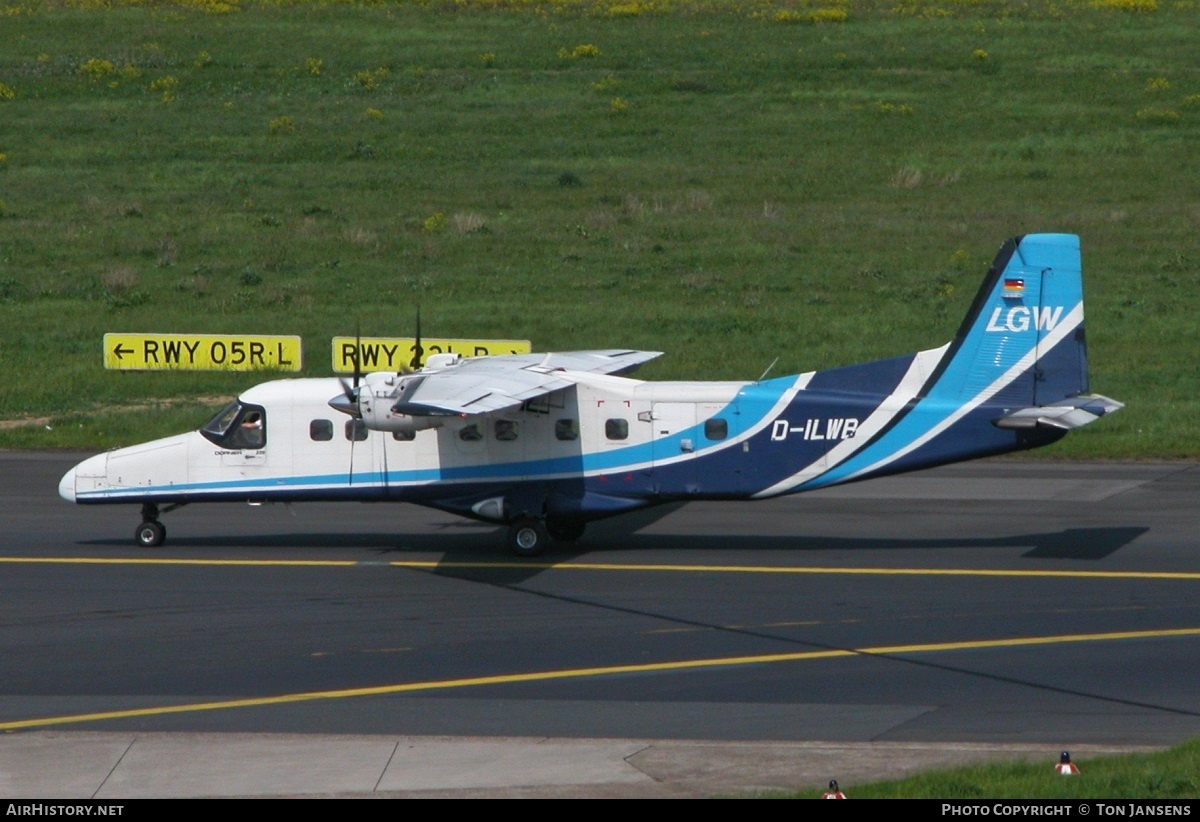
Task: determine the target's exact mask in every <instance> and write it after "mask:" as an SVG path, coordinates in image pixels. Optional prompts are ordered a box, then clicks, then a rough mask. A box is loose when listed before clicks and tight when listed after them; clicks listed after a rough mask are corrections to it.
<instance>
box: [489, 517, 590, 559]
mask: <svg viewBox="0 0 1200 822" xmlns="http://www.w3.org/2000/svg"><path fill="white" fill-rule="evenodd" d="M584 526H585V523H584V522H583V521H582V520H575V519H558V518H552V519H547V520H542V519H539V518H538V517H518V518H517V519H516V520H514V521H513V523H512V525H510V526H509V528H508V550H510V551H512V552H513V553H514V554H516V555H517V556H519V557H537V556H541V555H542V554H543V553H544V552H545V550H546V547H547V545H548V544H549V542H550V540H551V539H553V540H555V541H557V542H574V541H575V540H577V539H579V538H580V537H581V536H583V529H584Z"/></svg>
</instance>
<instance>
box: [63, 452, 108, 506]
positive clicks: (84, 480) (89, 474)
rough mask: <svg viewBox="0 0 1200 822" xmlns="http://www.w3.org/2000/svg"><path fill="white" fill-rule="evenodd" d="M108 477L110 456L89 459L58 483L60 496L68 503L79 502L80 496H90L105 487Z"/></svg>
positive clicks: (103, 455)
mask: <svg viewBox="0 0 1200 822" xmlns="http://www.w3.org/2000/svg"><path fill="white" fill-rule="evenodd" d="M107 477H108V454H107V453H104V454H97V455H96V456H94V457H88V458H87V459H85V460H84V461H83V462H81V463H79V464H78V465H76V466H75V467H74V468H72V469H71V470H70V471H68V472H67V473H65V474H63V478H62V479H61V480H59V482H58V495H59V496H60V497H62V498H63V499H65V500H66V501H67V502H79V498H80V496H84V497H86V496H88V494H90V493H91V492H93V491H96V490H99V489H101V488H103V487H104V484H105V481H106V480H107Z"/></svg>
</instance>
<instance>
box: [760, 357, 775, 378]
mask: <svg viewBox="0 0 1200 822" xmlns="http://www.w3.org/2000/svg"><path fill="white" fill-rule="evenodd" d="M777 362H779V358H778V357H776V358H775V359H773V360H771V364H770V365H768V366H767V370H766V371H764V372H762V376H761V377H759V378H758V379H757V380H756V381H755V382H762V381H763V380H765V379H766V378H767V375H768V374H770V373H771V369H772V368H774V367H775V363H777Z"/></svg>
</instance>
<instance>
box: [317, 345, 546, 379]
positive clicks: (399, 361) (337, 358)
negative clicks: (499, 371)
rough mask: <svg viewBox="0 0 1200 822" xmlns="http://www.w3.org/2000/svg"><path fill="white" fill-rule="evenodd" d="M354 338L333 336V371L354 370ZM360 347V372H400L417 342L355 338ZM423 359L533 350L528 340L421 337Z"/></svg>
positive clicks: (411, 354)
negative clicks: (449, 355)
mask: <svg viewBox="0 0 1200 822" xmlns="http://www.w3.org/2000/svg"><path fill="white" fill-rule="evenodd" d="M355 342H356V339H355V338H354V337H334V338H333V371H334V373H336V374H353V373H354V344H355ZM357 342H358V345H359V347H360V348H361V354H360V358H359V359H360V362H361V365H360V369H361V370H362V371H399V370H400V369H401V367H404V368H407V367H409V366H410V365H411V364H412V359H413V354H414V353H415V352H416V349H417V341H416V339H415V338H413V337H363V338H361V339H358V340H357ZM421 348H422V349H424V357H422V358H421V364H422V365H424V364H425V358H427V357H429V355H430V354H461V355H462V356H464V357H487V356H492V355H495V354H528V353H529V352H530V351H532V350H533V346H532V344H531V343H530V342H529V340H451V339H441V338H439V339H423V340H421Z"/></svg>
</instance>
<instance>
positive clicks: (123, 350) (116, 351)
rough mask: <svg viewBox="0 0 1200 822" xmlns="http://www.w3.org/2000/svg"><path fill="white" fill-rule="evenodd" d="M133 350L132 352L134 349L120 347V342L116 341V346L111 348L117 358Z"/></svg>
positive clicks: (120, 358)
mask: <svg viewBox="0 0 1200 822" xmlns="http://www.w3.org/2000/svg"><path fill="white" fill-rule="evenodd" d="M133 352H134V349H132V348H122V347H121V344H120V343H117V347H116V348H114V349H113V353H114V354H116V355H117V359H118V360H123V359H125V355H126V354H132V353H133Z"/></svg>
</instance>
